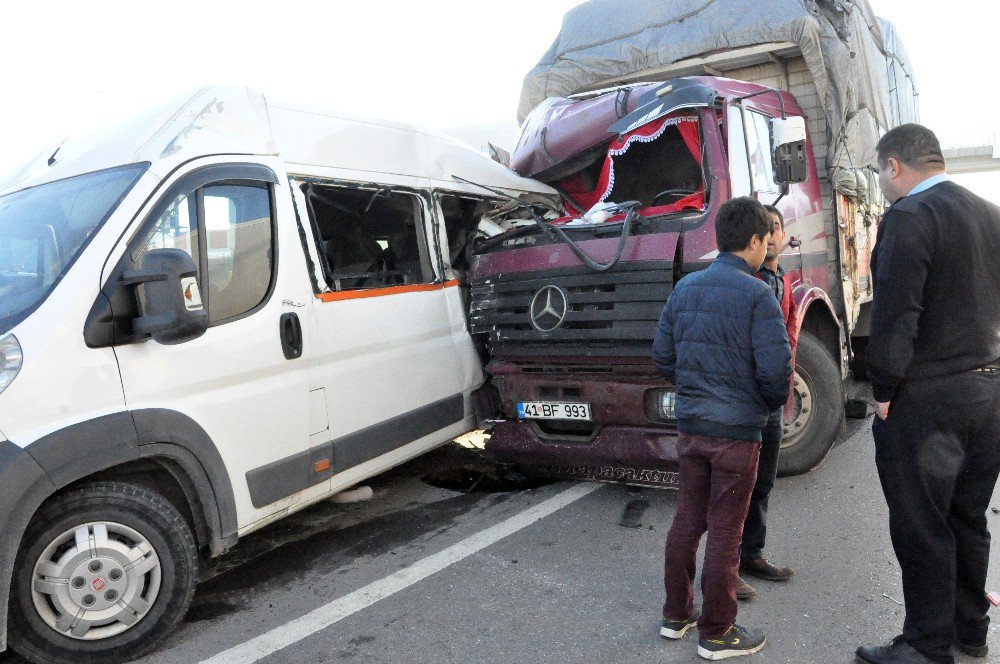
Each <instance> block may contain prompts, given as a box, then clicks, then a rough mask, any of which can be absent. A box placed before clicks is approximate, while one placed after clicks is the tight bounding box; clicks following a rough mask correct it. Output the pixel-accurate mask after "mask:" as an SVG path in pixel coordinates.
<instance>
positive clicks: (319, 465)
mask: <svg viewBox="0 0 1000 664" xmlns="http://www.w3.org/2000/svg"><path fill="white" fill-rule="evenodd" d="M313 469H314V470H315V471H316V472H317V473H322V472H323V471H324V470H330V460H329V459H323V460H322V461H317V462H316V463H315V464H313Z"/></svg>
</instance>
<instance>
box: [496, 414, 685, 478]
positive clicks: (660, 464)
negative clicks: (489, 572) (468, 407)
mask: <svg viewBox="0 0 1000 664" xmlns="http://www.w3.org/2000/svg"><path fill="white" fill-rule="evenodd" d="M676 441H677V430H676V429H672V428H668V427H666V426H664V427H637V426H625V425H605V426H602V427H600V428H599V429H598V430H597V432H596V433H595V434H594V435H593V437H591V438H590V439H589V440H587V441H586V442H584V441H568V440H565V439H559V437H554V438H553V437H547V436H546V434H545V433H544V432H543V431H542V430H541V429H540V428H539V427H538V426H537V425H535V424H534V423H532V422H531V421H524V420H510V419H508V420H503V421H501V422H497V423H495V424H494V427H493V431H492V435H491V436H490V439H489V440H488V441H487V442H486V454H487V455H488V456H489V457H490V458H491V459H493V460H494V461H497V462H500V463H511V464H517V465H518V466H520V467H522V468H524V469H525V470H527V471H530V472H533V473H538V474H543V475H547V476H552V477H563V478H573V479H584V480H595V481H599V482H619V483H624V484H635V485H640V486H651V487H659V488H673V489H676V488H677V487H678V474H677V449H676V447H675V444H676Z"/></svg>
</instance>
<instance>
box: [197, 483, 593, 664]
mask: <svg viewBox="0 0 1000 664" xmlns="http://www.w3.org/2000/svg"><path fill="white" fill-rule="evenodd" d="M601 486H603V485H601V484H597V483H593V482H590V483H586V484H576V485H574V486H572V487H570V488H568V489H566V490H565V491H563V492H561V493H558V494H556V495H555V496H553V497H552V498H549V499H548V500H544V501H542V502H540V503H538V504H537V505H535V506H533V507H529V508H528V509H526V510H524V511H523V512H521V513H519V514H516V515H514V516H512V517H511V518H509V519H507V520H506V521H502V522H500V523H498V524H497V525H495V526H491V527H490V528H487V529H486V530H483V531H480V532H478V533H476V534H475V535H472V536H470V537H468V538H466V539H464V540H462V541H461V542H458V543H457V544H453V545H451V546H449V547H448V548H447V549H445V550H443V551H440V552H438V553H435V554H433V555H431V556H427V557H426V558H423V559H421V560H418V561H417V562H415V563H413V564H412V565H410V566H409V567H406V568H404V569H401V570H399V571H398V572H395V573H393V574H390V575H389V576H387V577H385V578H383V579H379V580H378V581H375V582H373V583H369V584H368V585H367V586H364V587H363V588H360V589H358V590H355V591H354V592H352V593H350V594H348V595H344V596H343V597H341V598H339V599H335V600H333V601H332V602H330V603H329V604H325V605H323V606H321V607H319V608H318V609H314V610H313V611H310V612H309V613H307V614H305V615H304V616H302V617H301V618H297V619H295V620H293V621H291V622H288V623H285V624H284V625H282V626H280V627H276V628H275V629H272V630H271V631H269V632H265V633H264V634H261V635H260V636H258V637H255V638H253V639H251V640H249V641H247V642H245V643H241V644H240V645H238V646H234V647H232V648H230V649H229V650H225V651H223V652H221V653H219V654H218V655H215V656H214V657H211V658H209V659H206V660H204V661H203V662H202V664H249V663H250V662H256V661H258V660H261V659H263V658H265V657H267V656H268V655H271V654H272V653H275V652H278V651H279V650H281V649H283V648H287V647H288V646H290V645H292V644H294V643H297V642H299V641H301V640H302V639H304V638H306V637H308V636H310V635H312V634H315V633H316V632H318V631H320V630H322V629H325V628H327V627H329V626H330V625H333V624H334V623H336V622H339V621H341V620H343V619H344V618H347V617H349V616H351V615H353V614H355V613H357V612H358V611H361V610H362V609H365V608H367V607H369V606H371V605H372V604H374V603H375V602H378V601H380V600H383V599H385V598H387V597H390V596H391V595H394V594H395V593H398V592H399V591H401V590H405V589H406V588H408V587H410V586H412V585H413V584H415V583H417V582H418V581H421V580H423V579H426V578H427V577H428V576H430V575H432V574H434V573H436V572H440V571H441V570H443V569H445V568H447V567H449V566H451V565H454V564H455V563H457V562H459V561H460V560H463V559H465V558H468V557H469V556H471V555H472V554H474V553H477V552H479V551H482V550H483V549H485V548H486V547H488V546H490V545H491V544H495V543H496V542H499V541H500V540H502V539H503V538H505V537H507V536H509V535H513V534H514V533H516V532H517V531H519V530H521V529H523V528H527V527H528V526H530V525H531V524H533V523H535V522H536V521H539V520H541V519H544V518H545V517H547V516H549V515H550V514H553V513H555V512H557V511H559V510H560V509H562V508H563V507H566V506H567V505H569V504H571V503H573V502H575V501H577V500H579V499H580V498H583V497H584V496H586V495H587V494H589V493H591V492H592V491H595V490H597V489H599V488H600V487H601Z"/></svg>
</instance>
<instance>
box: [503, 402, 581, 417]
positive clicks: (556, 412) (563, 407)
mask: <svg viewBox="0 0 1000 664" xmlns="http://www.w3.org/2000/svg"><path fill="white" fill-rule="evenodd" d="M517 416H518V417H519V418H520V419H522V420H524V419H532V420H590V404H589V403H559V402H552V401H523V402H519V403H518V404H517Z"/></svg>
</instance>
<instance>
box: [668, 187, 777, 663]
mask: <svg viewBox="0 0 1000 664" xmlns="http://www.w3.org/2000/svg"><path fill="white" fill-rule="evenodd" d="M771 224H772V222H771V216H770V215H769V214H768V213H767V210H765V209H764V206H763V205H761V204H760V203H758V202H757V201H755V200H753V199H752V198H734V199H732V200H730V201H727V202H726V203H724V204H723V205H722V206H721V207H720V208H719V212H718V214H717V215H716V220H715V235H716V241H717V243H718V246H719V251H720V252H722V253H720V254H719V256H718V258H716V259H715V261H714V262H713V263H712V264H711V265H710V266H709V267H708V268H707V269H705V270H702V271H701V272H696V273H694V274H690V275H688V276H686V277H684V278H683V279H682V280H681V281H680V282H678V284H677V287H676V288H675V289H674V291H673V293H671V295H670V299H669V300H667V304H666V306H665V307H664V308H663V314H662V315H661V316H660V323H659V326H658V327H657V330H656V338H655V340H654V341H653V361H654V362H655V364H656V366H657V368H658V369H659V370H660V372H661V373H662V374H663V375H664V376H665V377H666V378H668V379H670V380H672V381H673V383H674V385H675V388H676V391H677V406H676V414H677V430H678V437H677V454H678V457H679V458H680V485H681V486H680V495H679V496H678V498H677V512H676V514H675V515H674V522H673V524H672V525H671V527H670V533H669V534H668V535H667V543H666V551H665V556H664V572H663V581H664V587H665V589H666V595H667V601H666V604H665V605H664V607H663V626H662V627H661V628H660V634H662V635H663V636H665V637H667V638H670V639H680V638H681V637H683V636H684V634H685V632H687V631H688V630H689V629H690V628H691V627H692V625H694V624H695V621H697V624H698V631H699V639H698V654H699V655H701V656H702V657H704V658H705V659H722V658H726V657H734V656H737V655H749V654H752V653H754V652H757V651H758V650H760V649H761V648H763V647H764V642H765V639H764V633H763V632H762V631H760V630H759V629H746V628H743V627H741V626H740V625H737V624H736V623H735V618H736V612H737V608H736V583H737V580H738V579H739V571H738V568H739V563H740V540H741V538H742V535H743V522H744V520H745V519H746V516H747V508H748V507H749V505H750V494H751V492H752V491H753V487H754V482H755V480H756V479H757V462H758V458H759V456H760V441H761V430H762V429H763V428H764V425H765V424H767V418H768V414H769V413H770V412H771V411H773V410H774V409H775V408H777V407H779V406H780V405H781V404H783V403H785V401H786V400H787V399H788V392H789V387H790V384H789V381H790V378H791V374H792V368H791V362H790V361H791V349H790V348H789V345H788V334H787V332H786V331H785V322H784V320H783V319H782V316H781V309H780V308H779V306H778V301H777V300H776V299H775V297H774V293H773V291H771V289H770V288H768V287H767V286H766V285H765V284H764V282H763V281H761V280H759V279H757V278H756V277H755V276H754V274H755V273H756V271H757V269H758V268H759V267H760V264H761V263H762V262H763V260H764V256H765V254H766V253H767V241H768V238H769V236H770V235H771ZM706 530H707V531H708V543H707V545H706V547H705V563H704V565H703V567H702V572H701V579H702V580H701V588H702V595H703V596H704V607H703V608H704V611H703V612H702V613H701V616H700V617H699V615H698V613H697V612H696V611H695V609H694V592H693V583H694V574H695V555H696V553H697V551H698V542H699V541H700V539H701V536H702V535H703V534H704V533H705V531H706Z"/></svg>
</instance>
